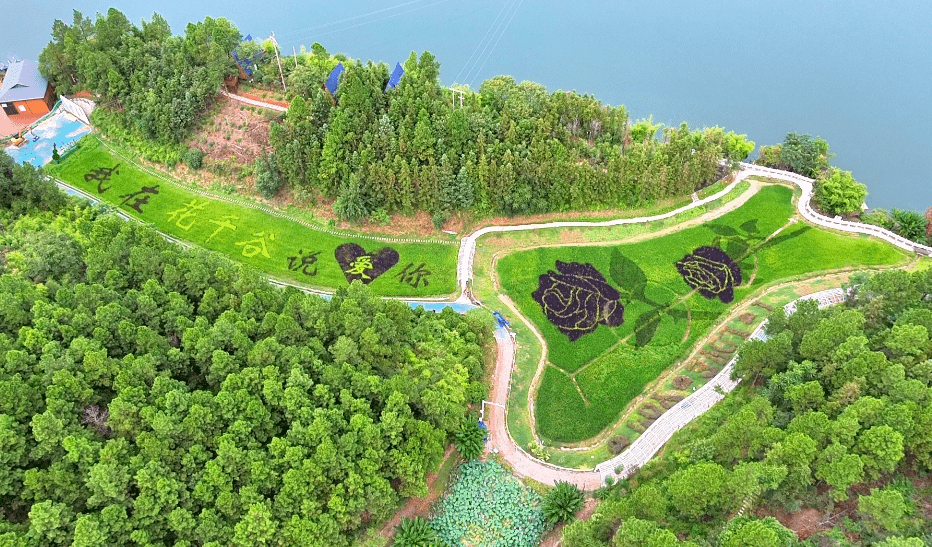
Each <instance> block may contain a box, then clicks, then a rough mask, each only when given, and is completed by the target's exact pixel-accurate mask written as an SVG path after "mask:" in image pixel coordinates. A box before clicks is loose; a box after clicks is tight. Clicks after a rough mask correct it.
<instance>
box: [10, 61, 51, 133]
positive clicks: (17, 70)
mask: <svg viewBox="0 0 932 547" xmlns="http://www.w3.org/2000/svg"><path fill="white" fill-rule="evenodd" d="M54 105H55V90H54V88H52V85H51V84H50V83H49V82H48V81H47V80H46V79H45V78H43V77H42V75H41V74H39V63H38V62H36V61H28V60H26V61H14V62H12V63H10V64H9V66H8V67H7V71H6V75H5V76H4V78H3V85H2V86H0V107H2V108H3V112H4V113H5V114H6V115H7V116H9V117H10V119H11V121H12V120H14V119H15V117H16V116H20V115H33V116H34V115H42V114H46V113H47V112H49V111H50V110H51V109H52V107H53V106H54Z"/></svg>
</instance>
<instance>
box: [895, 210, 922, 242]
mask: <svg viewBox="0 0 932 547" xmlns="http://www.w3.org/2000/svg"><path fill="white" fill-rule="evenodd" d="M890 217H891V224H892V226H891V227H890V229H892V230H893V231H894V232H896V233H897V234H899V235H901V236H903V237H905V238H906V239H909V240H910V241H916V242H918V243H925V239H926V237H925V236H926V226H927V225H928V224H929V221H928V220H926V217H925V216H924V215H923V214H922V213H918V212H916V211H903V210H901V209H893V210H892V211H890Z"/></svg>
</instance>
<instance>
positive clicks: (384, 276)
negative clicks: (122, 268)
mask: <svg viewBox="0 0 932 547" xmlns="http://www.w3.org/2000/svg"><path fill="white" fill-rule="evenodd" d="M111 169H112V170H111ZM46 171H47V172H48V173H49V174H50V175H52V176H55V177H57V178H59V179H61V180H63V181H65V182H67V183H69V184H71V185H73V186H76V187H78V188H81V189H82V190H84V191H86V192H88V193H89V194H91V195H93V196H97V197H98V198H99V199H101V200H103V201H104V202H107V203H109V204H110V205H112V206H114V207H116V208H117V209H119V210H120V211H122V212H124V213H126V214H128V215H130V216H133V217H135V218H138V219H140V220H142V221H143V222H146V223H149V224H151V225H152V226H154V227H155V228H156V229H158V230H160V231H162V232H164V233H167V234H169V235H171V236H173V237H176V238H178V239H181V240H183V241H187V242H191V243H194V244H196V245H199V246H201V247H205V248H207V249H211V250H214V251H219V252H221V253H224V254H226V255H228V256H230V257H231V258H233V259H235V260H240V261H242V262H245V263H248V264H251V265H253V266H255V267H257V268H259V269H260V270H262V271H264V272H266V273H268V274H269V275H272V276H274V277H276V278H279V279H287V280H290V281H295V282H297V283H300V284H304V285H308V286H313V287H323V288H327V289H336V288H339V287H344V286H347V285H349V281H348V276H349V278H350V279H353V278H358V279H362V280H363V282H365V281H366V280H371V281H370V282H369V286H370V287H371V288H372V290H373V291H374V292H375V293H376V294H379V295H385V296H437V295H446V294H451V293H454V292H455V291H456V287H457V286H456V255H457V251H458V248H457V246H456V245H443V244H439V243H401V242H385V241H373V240H371V239H364V238H358V239H355V238H352V237H343V236H337V235H333V234H330V233H327V232H324V231H321V230H315V229H313V228H311V227H309V226H306V225H304V224H302V223H299V222H297V221H295V220H294V219H291V218H288V217H285V216H284V215H280V214H279V213H273V212H272V211H270V210H262V209H258V208H253V207H248V206H246V205H242V204H237V203H231V202H229V201H224V200H222V199H217V198H215V197H213V196H208V195H201V194H198V193H195V192H193V191H192V190H190V189H187V188H184V187H182V186H180V185H177V184H172V183H170V182H167V181H166V180H164V179H161V178H157V177H155V176H153V175H150V174H149V173H146V172H144V171H142V170H140V169H138V168H136V167H135V166H133V165H128V164H125V163H121V160H120V159H118V158H115V157H113V156H112V155H111V154H110V153H109V152H108V151H107V150H106V149H104V148H103V147H102V146H101V145H100V143H99V141H97V140H96V139H94V138H93V137H92V138H86V139H84V140H83V141H82V142H81V146H80V149H78V150H75V151H74V152H73V153H72V154H70V155H69V156H68V157H67V158H65V159H64V160H63V161H62V163H61V164H59V165H54V164H50V165H49V166H47V167H46ZM338 249H339V252H338ZM367 257H368V258H367ZM424 272H428V273H426V274H425V273H424Z"/></svg>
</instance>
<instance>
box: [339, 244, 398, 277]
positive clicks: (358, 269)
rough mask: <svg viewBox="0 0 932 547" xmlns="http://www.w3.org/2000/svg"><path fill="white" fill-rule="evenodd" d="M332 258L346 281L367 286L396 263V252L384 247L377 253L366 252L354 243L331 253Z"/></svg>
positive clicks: (344, 245) (340, 246) (341, 246)
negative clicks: (357, 282)
mask: <svg viewBox="0 0 932 547" xmlns="http://www.w3.org/2000/svg"><path fill="white" fill-rule="evenodd" d="M333 257H334V258H336V259H337V264H339V265H340V269H341V270H343V275H344V276H346V281H347V282H349V283H352V282H353V281H356V280H357V279H358V280H359V281H361V282H363V283H364V284H369V283H371V282H372V281H373V280H375V279H376V278H377V277H379V276H380V275H382V274H383V273H385V272H387V271H388V270H389V269H391V268H392V266H394V265H395V264H397V263H398V251H396V250H395V249H392V248H391V247H384V248H382V249H379V250H378V251H374V252H373V251H366V250H365V249H363V248H362V247H360V246H359V245H357V244H355V243H343V244H342V245H339V246H338V247H337V248H336V249H335V250H334V251H333Z"/></svg>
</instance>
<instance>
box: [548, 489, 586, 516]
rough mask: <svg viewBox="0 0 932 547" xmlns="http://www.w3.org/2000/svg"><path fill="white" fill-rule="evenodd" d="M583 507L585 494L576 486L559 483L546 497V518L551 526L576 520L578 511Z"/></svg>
mask: <svg viewBox="0 0 932 547" xmlns="http://www.w3.org/2000/svg"><path fill="white" fill-rule="evenodd" d="M582 505H583V493H582V491H581V490H580V489H579V487H577V486H576V485H575V484H570V483H568V482H562V481H557V484H556V485H555V486H554V488H553V490H551V491H550V492H547V495H546V496H544V503H543V509H544V518H545V519H546V520H547V522H548V523H550V524H556V523H558V522H567V521H571V520H573V519H574V518H576V511H579V510H580V509H581V508H582Z"/></svg>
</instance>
